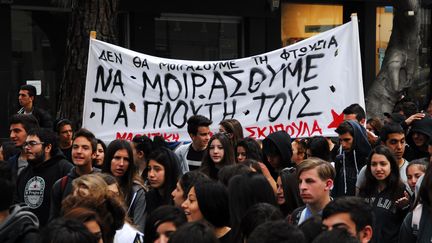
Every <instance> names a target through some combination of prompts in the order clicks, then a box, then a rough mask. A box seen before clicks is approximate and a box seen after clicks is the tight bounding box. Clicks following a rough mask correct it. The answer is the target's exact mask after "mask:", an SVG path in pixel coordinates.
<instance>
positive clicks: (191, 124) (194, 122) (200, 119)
mask: <svg viewBox="0 0 432 243" xmlns="http://www.w3.org/2000/svg"><path fill="white" fill-rule="evenodd" d="M212 123H213V122H212V121H211V120H209V119H208V118H207V117H205V116H202V115H194V116H191V117H189V119H188V120H187V131H188V133H189V134H193V135H196V134H197V132H198V127H208V126H210V125H211V124H212Z"/></svg>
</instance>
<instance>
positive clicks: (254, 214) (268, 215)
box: [240, 203, 284, 242]
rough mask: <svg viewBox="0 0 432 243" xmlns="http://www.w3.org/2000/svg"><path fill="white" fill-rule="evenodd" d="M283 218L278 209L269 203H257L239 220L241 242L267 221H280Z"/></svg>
mask: <svg viewBox="0 0 432 243" xmlns="http://www.w3.org/2000/svg"><path fill="white" fill-rule="evenodd" d="M283 218H284V216H283V214H282V212H281V211H280V209H279V208H277V207H276V206H274V205H271V204H269V203H257V204H255V205H253V206H251V207H250V208H249V209H248V210H247V211H246V213H245V215H244V216H243V218H242V219H241V223H240V230H241V233H242V238H243V239H242V242H245V240H247V239H248V238H249V236H250V234H251V233H252V232H253V231H254V229H255V228H256V227H258V226H259V225H261V224H263V223H265V222H267V221H274V220H281V219H283Z"/></svg>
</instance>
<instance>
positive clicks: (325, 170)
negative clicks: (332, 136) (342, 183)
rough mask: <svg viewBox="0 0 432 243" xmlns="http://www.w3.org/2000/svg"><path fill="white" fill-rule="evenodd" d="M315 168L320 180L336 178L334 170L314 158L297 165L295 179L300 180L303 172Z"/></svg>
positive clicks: (329, 165) (324, 162)
mask: <svg viewBox="0 0 432 243" xmlns="http://www.w3.org/2000/svg"><path fill="white" fill-rule="evenodd" d="M315 168H316V169H317V173H318V176H319V178H320V179H321V180H323V181H325V180H327V179H331V180H334V178H335V176H336V172H335V168H334V167H333V166H332V165H331V164H330V163H329V162H327V161H324V160H322V159H320V158H316V157H311V158H307V159H305V160H303V162H301V163H300V164H299V165H298V168H297V178H300V175H301V174H302V173H303V172H304V171H308V170H312V169H315Z"/></svg>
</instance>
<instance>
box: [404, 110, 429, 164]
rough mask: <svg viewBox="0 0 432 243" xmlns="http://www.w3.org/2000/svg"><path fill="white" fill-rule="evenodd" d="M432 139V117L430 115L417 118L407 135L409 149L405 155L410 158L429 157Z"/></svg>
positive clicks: (409, 159)
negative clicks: (431, 140) (429, 144)
mask: <svg viewBox="0 0 432 243" xmlns="http://www.w3.org/2000/svg"><path fill="white" fill-rule="evenodd" d="M429 139H432V118H431V117H429V116H426V117H424V118H423V119H421V120H415V121H414V122H412V124H411V129H410V130H409V132H408V135H407V136H406V141H407V143H408V145H409V149H406V150H405V154H404V157H405V158H406V159H407V160H408V161H411V160H414V159H420V158H424V157H429V153H428V142H429Z"/></svg>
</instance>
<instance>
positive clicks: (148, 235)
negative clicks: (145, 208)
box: [144, 205, 187, 242]
mask: <svg viewBox="0 0 432 243" xmlns="http://www.w3.org/2000/svg"><path fill="white" fill-rule="evenodd" d="M165 222H171V223H173V224H174V225H175V227H176V228H179V227H180V226H181V225H183V224H185V223H186V222H187V219H186V215H185V214H184V212H183V210H182V209H181V208H178V207H175V206H172V205H163V206H160V207H158V208H156V209H155V210H154V211H152V212H151V213H150V214H148V215H147V218H146V224H145V229H144V232H145V234H144V242H153V241H155V240H156V238H157V237H156V230H157V228H158V227H159V225H161V224H163V223H165Z"/></svg>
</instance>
